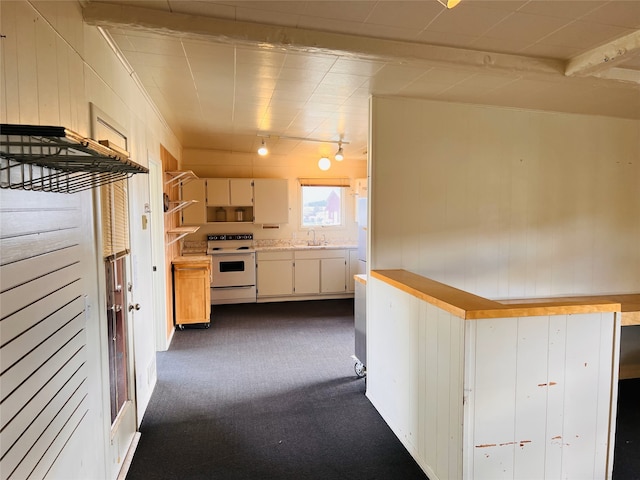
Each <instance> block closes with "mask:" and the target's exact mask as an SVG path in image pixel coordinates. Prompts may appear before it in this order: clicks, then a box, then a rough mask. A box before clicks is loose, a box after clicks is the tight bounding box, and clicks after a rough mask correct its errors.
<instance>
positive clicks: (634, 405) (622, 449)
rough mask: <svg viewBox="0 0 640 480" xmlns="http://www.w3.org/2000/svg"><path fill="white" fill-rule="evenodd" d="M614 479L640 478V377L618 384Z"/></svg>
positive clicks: (633, 479) (638, 479) (628, 479)
mask: <svg viewBox="0 0 640 480" xmlns="http://www.w3.org/2000/svg"><path fill="white" fill-rule="evenodd" d="M613 480H640V378H634V379H630V380H621V381H620V383H619V384H618V417H617V425H616V446H615V454H614V460H613Z"/></svg>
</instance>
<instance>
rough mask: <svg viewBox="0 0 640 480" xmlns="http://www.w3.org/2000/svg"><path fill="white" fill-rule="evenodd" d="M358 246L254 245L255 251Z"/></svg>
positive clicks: (352, 246)
mask: <svg viewBox="0 0 640 480" xmlns="http://www.w3.org/2000/svg"><path fill="white" fill-rule="evenodd" d="M354 248H358V245H353V244H333V243H328V244H326V245H324V244H323V245H263V246H259V247H255V250H256V252H274V251H279V250H347V249H354Z"/></svg>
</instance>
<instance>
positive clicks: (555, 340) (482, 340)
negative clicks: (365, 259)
mask: <svg viewBox="0 0 640 480" xmlns="http://www.w3.org/2000/svg"><path fill="white" fill-rule="evenodd" d="M619 333H620V320H619V317H618V318H617V317H616V314H615V313H591V314H576V315H554V316H540V317H521V318H497V319H483V320H467V321H463V320H462V319H460V318H458V317H456V316H454V315H452V314H450V313H448V312H446V311H444V310H442V309H440V308H438V307H435V306H433V305H430V304H427V303H426V302H423V301H421V300H419V299H417V298H416V297H414V296H412V295H410V294H408V293H405V292H404V291H402V290H400V289H398V288H395V287H393V286H391V285H389V284H386V283H384V282H381V281H380V280H378V279H377V278H372V277H370V278H369V279H368V281H367V362H368V363H367V396H368V397H369V399H370V400H371V402H372V403H373V405H374V406H375V407H376V409H377V410H378V411H379V412H380V414H381V415H382V417H383V418H384V420H385V421H386V422H387V423H388V424H389V426H390V427H391V429H392V430H393V431H394V432H395V434H396V435H397V436H398V438H399V439H400V440H401V441H402V442H403V444H404V445H405V446H406V447H407V449H408V450H409V452H410V453H411V454H412V455H413V457H414V458H415V459H416V461H417V462H418V463H419V464H420V466H421V467H422V468H423V470H424V471H425V472H426V473H427V475H428V476H429V478H430V479H432V480H437V479H453V478H460V479H462V478H464V479H474V480H481V479H486V480H494V479H497V478H511V479H514V478H536V479H557V478H580V479H582V478H610V475H611V470H612V468H613V463H612V462H613V446H614V435H613V432H614V431H615V418H616V417H615V416H616V398H617V389H616V385H617V365H618V358H617V351H618V348H619V343H618V342H619Z"/></svg>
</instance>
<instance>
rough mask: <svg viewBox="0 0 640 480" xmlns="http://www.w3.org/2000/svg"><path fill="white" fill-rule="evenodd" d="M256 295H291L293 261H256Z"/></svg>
mask: <svg viewBox="0 0 640 480" xmlns="http://www.w3.org/2000/svg"><path fill="white" fill-rule="evenodd" d="M257 275H258V276H257V282H258V297H271V296H279V295H291V294H292V293H293V261H292V260H264V261H258V269H257Z"/></svg>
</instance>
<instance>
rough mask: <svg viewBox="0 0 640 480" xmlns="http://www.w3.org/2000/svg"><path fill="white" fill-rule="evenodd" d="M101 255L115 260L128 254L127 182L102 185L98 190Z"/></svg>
mask: <svg viewBox="0 0 640 480" xmlns="http://www.w3.org/2000/svg"><path fill="white" fill-rule="evenodd" d="M100 204H101V211H102V254H103V256H104V257H105V258H116V257H120V256H122V255H126V254H128V253H129V215H128V208H127V205H128V203H127V180H121V181H119V182H114V183H111V184H109V185H104V186H102V187H101V190H100Z"/></svg>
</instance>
